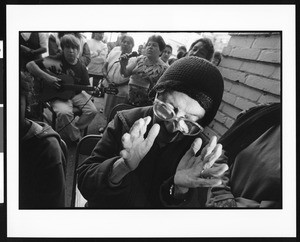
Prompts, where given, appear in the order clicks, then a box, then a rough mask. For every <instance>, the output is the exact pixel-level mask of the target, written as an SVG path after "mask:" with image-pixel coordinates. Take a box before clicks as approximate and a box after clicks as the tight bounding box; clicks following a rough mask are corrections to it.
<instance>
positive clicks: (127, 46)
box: [121, 37, 133, 53]
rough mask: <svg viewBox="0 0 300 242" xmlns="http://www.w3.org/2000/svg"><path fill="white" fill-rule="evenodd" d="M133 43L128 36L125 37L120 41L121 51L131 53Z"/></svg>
mask: <svg viewBox="0 0 300 242" xmlns="http://www.w3.org/2000/svg"><path fill="white" fill-rule="evenodd" d="M132 48H133V44H132V42H131V41H130V39H129V38H127V37H125V38H124V39H123V41H122V42H121V51H122V53H131V51H132Z"/></svg>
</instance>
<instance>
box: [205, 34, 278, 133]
mask: <svg viewBox="0 0 300 242" xmlns="http://www.w3.org/2000/svg"><path fill="white" fill-rule="evenodd" d="M230 36H231V37H230V40H229V42H228V45H227V46H226V47H225V48H223V51H222V56H223V59H222V61H221V63H220V64H219V66H218V68H219V70H220V72H221V73H222V75H223V78H224V94H223V100H222V102H221V105H220V108H219V110H218V112H217V115H216V117H215V119H214V120H213V122H212V123H211V124H210V125H209V127H206V128H205V134H206V135H207V136H208V137H211V136H212V135H216V136H217V137H220V136H221V135H222V134H224V133H225V132H226V131H227V129H228V128H229V127H230V126H231V125H232V124H233V122H234V121H235V119H236V117H237V115H238V114H239V113H240V112H241V111H242V110H245V109H248V108H250V107H253V106H256V105H258V104H262V103H267V102H280V95H281V81H280V72H281V33H279V32H268V33H261V32H260V33H249V32H248V33H230Z"/></svg>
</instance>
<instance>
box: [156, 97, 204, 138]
mask: <svg viewBox="0 0 300 242" xmlns="http://www.w3.org/2000/svg"><path fill="white" fill-rule="evenodd" d="M153 111H154V114H155V116H156V117H158V118H159V119H161V120H164V121H168V122H172V121H177V123H178V128H179V131H180V132H181V133H182V134H184V135H189V136H195V135H197V134H199V133H201V132H203V128H202V127H201V126H200V125H199V124H198V123H196V122H194V121H191V120H189V119H186V118H183V117H179V118H178V117H176V114H175V112H174V109H173V107H172V106H171V105H170V104H168V103H164V102H162V101H160V100H159V99H155V100H154V104H153Z"/></svg>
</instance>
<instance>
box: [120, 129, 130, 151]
mask: <svg viewBox="0 0 300 242" xmlns="http://www.w3.org/2000/svg"><path fill="white" fill-rule="evenodd" d="M130 137H131V136H130V134H128V133H125V134H124V135H123V136H122V144H123V147H124V149H131V147H132V142H131V140H130Z"/></svg>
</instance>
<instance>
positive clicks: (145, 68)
mask: <svg viewBox="0 0 300 242" xmlns="http://www.w3.org/2000/svg"><path fill="white" fill-rule="evenodd" d="M165 47H166V44H165V41H164V39H163V38H162V37H161V36H160V35H152V36H150V37H149V38H148V41H147V43H146V51H145V55H140V56H139V57H138V58H137V59H136V61H135V62H133V63H130V64H128V57H127V55H123V56H121V61H120V63H121V69H120V71H121V74H122V75H124V77H130V80H129V84H128V85H129V95H128V102H129V103H130V104H131V105H134V106H148V105H152V100H151V98H149V96H148V93H149V90H150V89H151V88H152V87H153V86H154V85H155V84H156V82H157V81H158V79H159V78H160V77H161V75H162V74H163V73H164V71H165V70H166V69H167V67H168V65H167V64H166V63H164V62H163V61H162V60H161V59H160V58H159V57H160V55H161V53H162V51H163V50H164V49H165Z"/></svg>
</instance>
